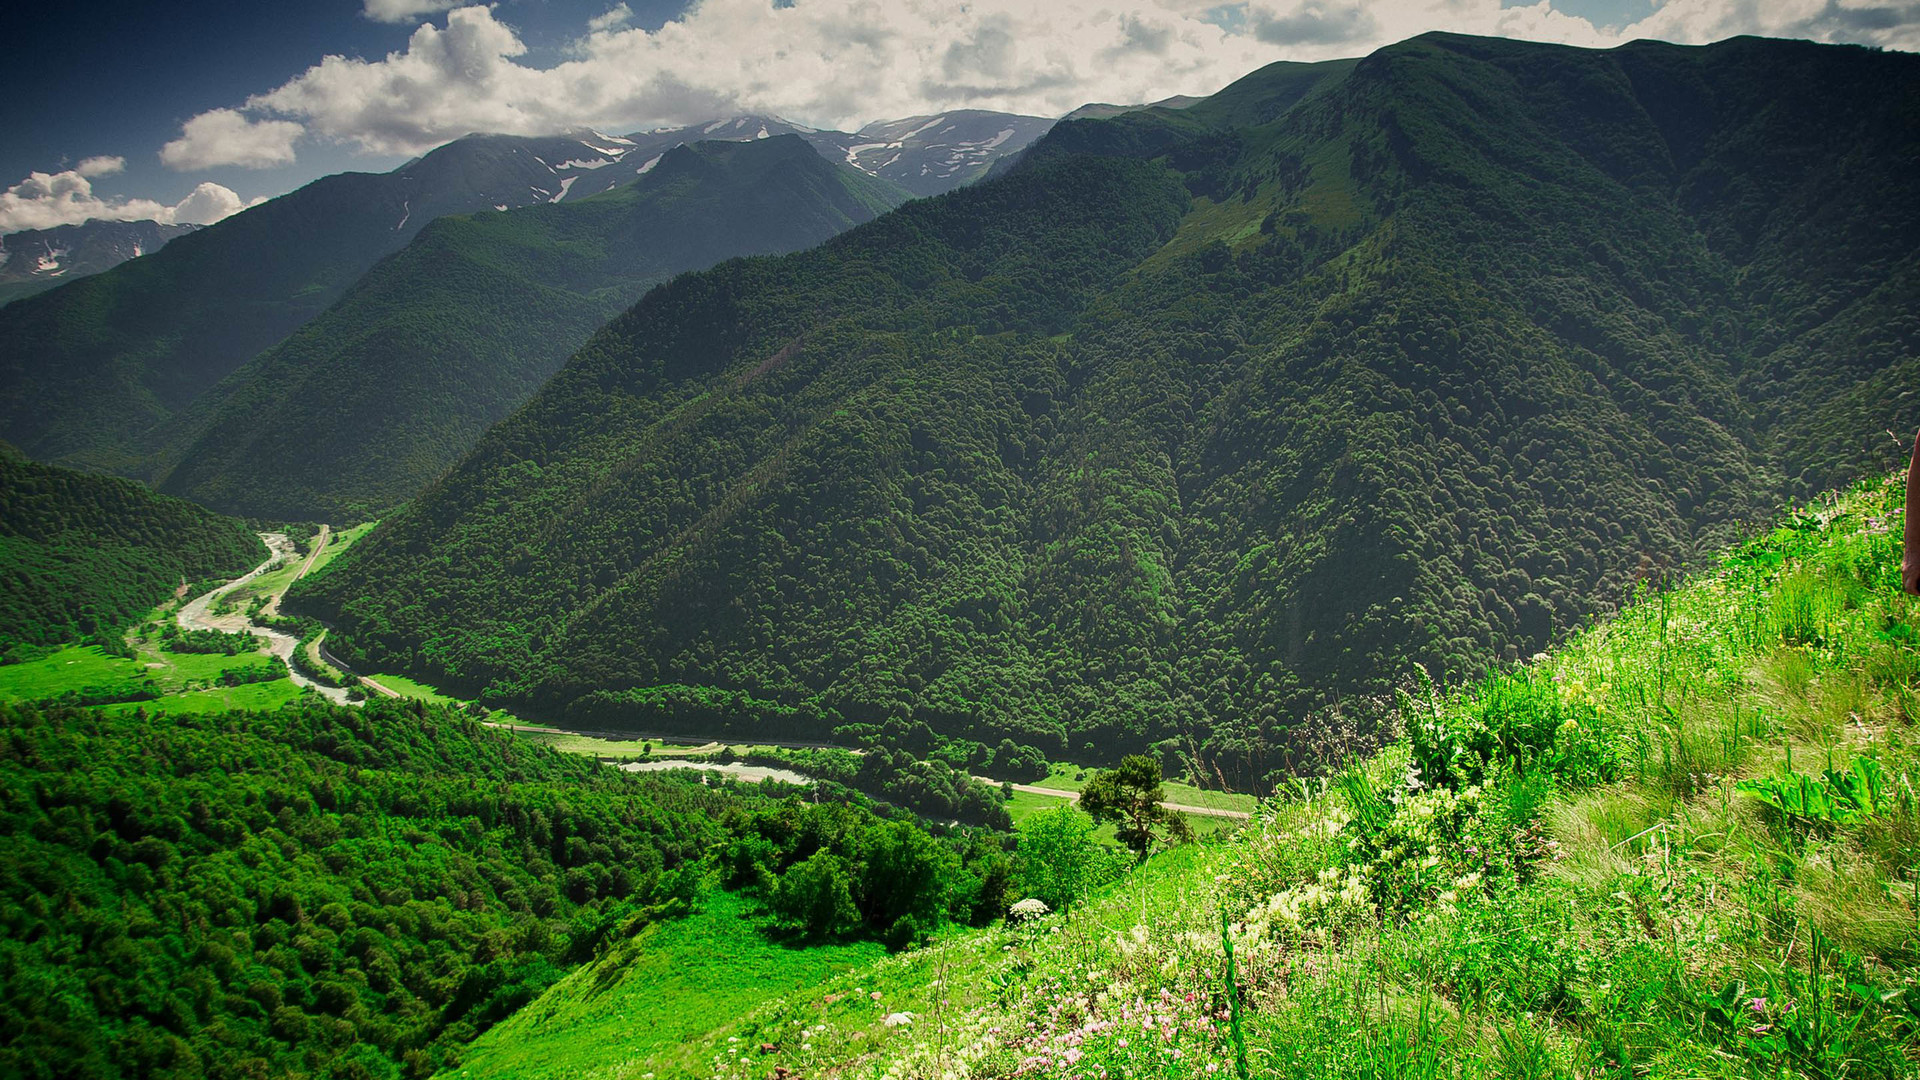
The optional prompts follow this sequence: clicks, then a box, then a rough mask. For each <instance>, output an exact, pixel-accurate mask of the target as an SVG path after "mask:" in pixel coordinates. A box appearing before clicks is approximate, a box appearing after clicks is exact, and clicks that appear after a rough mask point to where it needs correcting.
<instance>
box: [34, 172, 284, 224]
mask: <svg viewBox="0 0 1920 1080" xmlns="http://www.w3.org/2000/svg"><path fill="white" fill-rule="evenodd" d="M126 166H127V162H126V159H125V158H119V157H104V156H103V157H91V158H88V159H86V160H85V161H82V162H81V163H80V164H78V165H76V166H74V167H73V168H71V169H65V170H62V171H60V172H56V173H43V172H34V173H29V174H27V178H26V179H24V180H22V181H20V182H19V183H17V184H15V185H13V186H12V187H10V188H8V189H7V190H6V191H5V192H4V193H0V235H4V234H6V233H14V232H19V231H21V230H23V229H51V228H53V227H54V226H56V225H78V224H80V223H81V222H83V221H89V220H95V219H98V220H103V221H157V222H160V223H161V224H162V225H211V224H213V223H214V222H216V221H219V220H220V219H222V218H224V217H227V216H229V215H231V214H235V213H238V212H239V211H241V210H244V209H246V208H247V207H248V206H249V205H252V204H250V203H248V202H246V201H245V200H243V199H241V198H240V196H239V195H237V194H235V193H234V191H233V190H232V189H231V188H227V187H223V186H222V185H220V184H215V183H212V182H211V181H208V182H203V183H201V184H200V186H198V187H196V188H194V189H193V191H192V192H191V193H189V194H188V195H187V197H186V198H184V199H181V200H180V201H179V202H177V203H173V204H171V205H169V204H167V203H161V202H155V201H154V200H152V199H109V198H102V197H100V196H98V195H96V194H94V191H93V181H94V179H95V178H96V177H101V176H111V175H113V174H114V173H117V172H120V171H121V170H122V169H125V168H126ZM254 201H255V202H259V201H260V200H258V199H256V200H254Z"/></svg>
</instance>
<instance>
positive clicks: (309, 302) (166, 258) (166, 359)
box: [0, 135, 632, 472]
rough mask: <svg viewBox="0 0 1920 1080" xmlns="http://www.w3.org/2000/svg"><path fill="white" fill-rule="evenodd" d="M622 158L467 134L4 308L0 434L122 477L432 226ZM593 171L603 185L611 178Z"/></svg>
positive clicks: (549, 142) (527, 198)
mask: <svg viewBox="0 0 1920 1080" xmlns="http://www.w3.org/2000/svg"><path fill="white" fill-rule="evenodd" d="M590 138H592V139H595V140H597V141H599V142H601V143H606V142H608V140H606V139H604V138H603V137H599V136H590ZM627 149H628V148H627V147H624V146H618V145H608V146H605V147H596V146H593V145H589V143H587V142H583V141H582V140H581V139H580V138H574V137H568V136H555V137H552V138H521V137H517V136H505V135H475V136H469V137H467V138H464V139H460V140H458V141H455V142H451V143H448V144H447V145H445V146H442V147H440V148H439V149H437V150H434V151H432V152H431V153H429V154H427V155H426V156H424V157H422V158H419V159H418V160H415V161H412V162H409V163H407V164H406V165H403V166H401V167H400V168H398V169H396V170H394V171H393V172H390V173H379V174H374V173H341V174H339V175H336V176H329V177H325V178H323V179H320V180H316V181H314V182H313V183H311V184H308V185H307V186H305V187H303V188H300V189H299V190H297V191H293V192H290V193H288V194H286V195H282V196H280V197H279V198H277V199H272V200H270V201H268V202H265V203H262V204H261V205H259V206H256V207H252V208H250V209H248V210H244V211H242V212H240V213H238V214H235V215H233V216H232V217H230V218H227V219H226V220H224V221H221V222H219V223H218V224H215V225H211V226H208V227H207V228H205V229H201V230H199V231H197V232H195V233H193V234H192V235H190V236H184V237H180V238H179V239H178V240H176V241H175V242H172V243H169V244H167V246H166V247H165V248H163V249H162V250H160V251H157V252H155V253H153V255H152V257H150V258H142V259H136V260H134V261H132V262H128V263H125V264H122V265H120V266H117V267H114V268H113V269H112V270H109V271H107V272H106V273H103V274H96V275H94V276H93V277H90V278H85V279H83V280H81V281H76V282H74V283H72V284H71V285H66V286H62V287H61V288H57V289H54V290H52V291H51V292H48V293H43V294H41V295H40V296H36V297H28V298H27V299H25V300H20V301H17V302H15V303H12V304H8V305H7V306H6V307H5V308H0V438H5V439H7V440H8V441H10V442H12V443H14V445H16V446H18V447H20V449H22V450H24V451H26V452H27V453H28V454H30V455H32V456H33V457H35V458H37V459H39V460H42V461H59V462H62V463H67V464H81V465H85V466H88V467H95V468H105V469H110V470H114V471H120V472H137V471H138V468H137V466H138V462H137V460H136V457H137V451H136V450H135V449H134V445H133V444H134V440H135V438H136V437H137V436H138V435H140V434H141V433H142V432H144V431H146V430H147V429H148V428H149V427H151V426H152V425H153V424H155V423H157V422H159V421H162V420H164V419H166V418H167V417H169V416H171V415H172V414H173V413H174V412H175V411H176V410H178V409H180V408H182V407H184V406H185V405H186V404H187V403H188V402H190V401H192V400H193V399H194V398H195V397H196V396H198V395H199V394H200V393H202V392H203V391H205V390H206V389H208V388H209V387H211V386H213V385H214V384H215V383H216V382H218V381H219V380H220V379H222V378H224V377H225V376H226V375H227V374H228V373H229V372H231V371H233V369H234V368H236V367H239V366H240V365H241V364H242V363H244V362H246V361H247V360H248V359H249V358H251V357H252V356H253V355H254V354H255V353H257V352H259V351H260V350H261V349H264V348H266V347H267V346H269V345H272V344H273V343H274V342H277V341H279V340H280V339H281V338H284V337H286V336H287V334H289V333H291V332H292V331H293V330H294V329H295V328H296V327H298V326H300V325H301V324H302V323H304V322H306V321H307V320H308V319H310V318H312V317H313V316H315V315H317V314H319V313H320V312H321V311H323V310H325V309H326V307H327V306H328V305H329V304H331V303H333V301H334V300H335V299H337V298H338V297H339V296H340V295H341V293H343V292H344V291H345V290H346V288H347V286H348V285H351V284H352V283H353V281H354V279H356V278H358V277H359V276H360V275H361V274H362V273H364V272H366V270H367V268H368V267H370V266H372V265H373V264H374V263H375V262H376V261H377V260H379V259H380V257H381V256H383V255H386V254H387V253H389V252H392V251H395V250H397V249H399V248H400V247H401V246H403V245H404V244H406V242H407V241H408V240H410V239H412V237H413V235H414V234H415V233H417V232H419V231H420V230H421V229H422V228H423V227H425V226H426V224H427V223H428V222H430V221H432V220H433V219H434V218H436V217H439V216H441V215H442V214H450V213H470V212H473V211H477V210H484V209H490V208H493V207H496V206H497V207H500V208H503V209H504V208H507V207H514V206H526V205H528V204H530V203H535V202H548V201H550V200H552V199H553V198H554V197H555V195H556V194H565V188H564V187H563V186H562V184H563V181H566V180H568V179H570V175H569V174H574V175H590V173H581V172H580V171H579V170H578V169H571V168H570V169H565V170H563V169H561V166H563V165H576V164H578V163H580V162H587V163H592V162H601V163H610V162H612V161H615V160H617V159H619V158H621V157H623V156H625V153H626V151H627ZM549 162H553V163H554V164H551V165H550V164H548V163H549ZM601 175H602V180H601V181H599V182H597V183H598V185H599V188H600V189H601V190H604V188H605V186H609V184H610V182H611V181H612V180H613V179H614V173H613V172H612V171H605V170H603V171H602V173H601ZM631 178H632V174H631V173H628V174H627V176H626V177H625V179H631ZM584 193H585V191H584V190H583V191H582V194H584Z"/></svg>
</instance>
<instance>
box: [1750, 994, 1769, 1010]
mask: <svg viewBox="0 0 1920 1080" xmlns="http://www.w3.org/2000/svg"><path fill="white" fill-rule="evenodd" d="M1747 1008H1749V1009H1752V1010H1753V1011H1754V1012H1756V1013H1764V1012H1766V1011H1767V999H1766V998H1763V997H1757V998H1754V999H1753V1000H1752V1001H1749V1002H1747Z"/></svg>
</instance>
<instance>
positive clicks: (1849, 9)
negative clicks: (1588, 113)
mask: <svg viewBox="0 0 1920 1080" xmlns="http://www.w3.org/2000/svg"><path fill="white" fill-rule="evenodd" d="M1622 34H1623V36H1625V37H1628V38H1641V37H1650V38H1660V39H1662V40H1665V41H1678V42H1685V43H1690V44H1701V43H1705V42H1708V41H1718V40H1720V39H1722V38H1727V37H1732V36H1733V35H1735V34H1761V35H1764V36H1767V37H1787V38H1806V39H1808V40H1811V41H1825V42H1855V43H1859V44H1865V45H1879V46H1882V47H1884V48H1889V49H1901V50H1906V51H1913V50H1920V0H1667V2H1666V3H1665V4H1662V5H1661V6H1660V9H1659V10H1658V11H1655V12H1654V13H1653V14H1652V15H1649V16H1647V17H1646V18H1645V19H1642V20H1641V21H1639V22H1637V23H1635V24H1633V25H1632V26H1630V27H1627V28H1626V29H1625V30H1624V31H1622Z"/></svg>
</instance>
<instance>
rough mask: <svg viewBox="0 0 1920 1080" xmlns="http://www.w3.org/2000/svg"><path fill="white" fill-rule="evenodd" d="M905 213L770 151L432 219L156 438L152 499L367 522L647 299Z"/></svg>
mask: <svg viewBox="0 0 1920 1080" xmlns="http://www.w3.org/2000/svg"><path fill="white" fill-rule="evenodd" d="M905 198H906V193H905V192H904V191H903V190H901V189H898V188H895V187H893V186H892V185H890V184H888V183H887V182H885V181H882V180H876V179H873V178H872V177H869V176H867V175H865V174H863V173H860V172H856V171H855V170H853V169H851V168H848V167H846V166H844V165H835V164H833V163H831V162H828V161H827V160H825V159H824V158H822V157H821V156H820V155H819V154H818V153H816V152H815V151H814V150H813V149H812V148H811V147H809V146H808V145H807V144H806V143H805V142H803V141H801V139H800V137H799V136H797V135H782V136H777V137H773V138H768V139H763V140H759V141H757V142H746V143H740V142H703V143H696V144H692V145H683V146H680V147H678V148H676V149H673V150H669V151H668V152H666V153H665V154H664V155H663V156H662V157H661V158H660V160H659V163H658V164H657V165H655V166H654V168H652V169H651V170H649V171H648V172H647V173H646V174H645V175H643V176H642V177H640V179H639V180H638V181H636V182H635V183H632V184H629V185H627V186H624V187H620V188H615V189H614V190H612V191H610V192H607V193H605V194H603V195H599V196H595V197H593V198H588V199H580V200H578V201H567V202H561V203H556V204H551V205H548V204H541V205H535V206H528V207H523V208H521V209H518V210H510V211H508V212H506V213H498V212H494V211H491V210H489V211H485V212H482V213H479V214H474V215H471V216H452V217H445V218H442V219H440V220H439V221H436V222H434V223H433V224H432V225H431V226H429V227H428V228H427V229H425V230H424V231H422V232H421V234H420V235H419V236H418V237H417V238H415V239H414V241H413V242H412V243H411V244H409V245H408V246H407V247H406V248H404V249H403V250H401V251H400V252H399V253H397V254H395V255H394V256H392V257H391V258H388V259H386V260H385V261H383V262H382V263H380V264H379V265H378V266H376V267H375V268H374V269H373V270H372V271H370V272H369V273H368V274H367V275H366V276H365V277H364V278H362V279H361V280H360V281H358V282H356V283H355V284H354V286H353V288H352V289H351V290H350V291H349V292H348V293H347V295H346V296H345V297H343V298H342V299H341V300H340V302H339V303H337V304H335V305H334V306H333V307H331V308H329V309H328V310H327V311H326V312H325V313H323V314H322V315H320V316H319V317H318V318H316V319H314V320H313V321H312V322H310V323H308V324H307V325H306V326H304V327H302V328H301V329H300V330H299V332H297V333H295V334H294V335H293V336H292V337H290V338H289V339H288V340H287V341H286V342H284V343H283V344H281V345H279V346H277V347H275V348H273V349H270V350H268V351H267V352H265V353H263V354H262V355H261V356H259V357H257V358H256V359H254V360H253V361H252V362H250V363H248V364H246V365H244V366H242V367H241V368H240V369H239V370H237V371H235V372H234V373H233V374H232V375H231V376H229V377H228V378H227V379H226V380H224V381H223V382H222V383H221V384H220V385H219V386H216V387H214V388H213V389H212V390H211V391H209V392H208V393H206V394H205V395H203V396H202V397H201V398H200V399H199V400H197V401H196V402H195V403H194V405H193V406H192V408H191V409H190V410H188V412H187V414H186V415H184V416H183V417H181V418H180V419H179V420H178V421H177V422H176V423H174V424H172V425H170V426H169V431H170V435H169V442H170V443H171V445H169V446H167V447H165V448H164V449H163V450H162V451H161V458H162V460H163V461H165V462H167V463H169V465H170V467H169V465H162V466H159V467H158V471H157V472H156V481H155V483H156V486H158V487H159V488H160V490H162V491H166V492H168V493H170V494H174V495H179V496H182V497H184V498H190V499H193V500H195V501H196V502H199V503H202V504H204V505H207V506H211V507H213V508H215V509H218V510H223V511H226V512H229V513H239V514H246V515H250V516H259V517H269V518H280V517H292V518H322V519H332V520H342V519H359V518H364V517H370V516H373V515H374V514H376V513H378V512H379V511H381V510H384V509H385V508H386V507H388V506H391V505H393V504H395V503H398V502H400V501H402V500H404V499H406V498H408V497H410V496H411V495H413V494H414V493H415V492H417V491H419V490H420V489H421V488H423V487H425V486H426V485H427V484H428V483H430V482H432V480H433V479H434V478H436V477H437V476H439V475H440V474H441V473H442V472H444V471H445V469H446V467H447V466H448V465H450V464H452V463H453V462H455V461H457V460H458V459H459V457H460V456H461V455H462V454H464V453H465V452H466V451H467V449H468V448H469V447H471V446H472V445H473V443H474V442H475V441H476V440H477V439H478V438H479V437H480V435H481V434H482V433H483V432H484V431H485V430H486V429H487V427H489V426H490V425H492V424H493V423H494V422H495V421H497V420H499V419H500V418H501V417H503V416H505V415H506V414H507V413H508V412H509V411H511V410H512V409H513V408H515V407H516V406H518V405H519V404H521V403H522V402H524V401H525V400H526V399H527V398H529V397H531V396H532V395H533V393H534V391H535V390H537V389H538V388H539V386H540V384H541V383H543V382H545V381H546V379H547V377H548V376H550V375H552V374H553V372H554V370H555V369H556V368H558V367H559V366H560V364H561V363H562V362H563V361H565V360H566V358H567V357H568V356H569V355H571V354H572V353H573V352H574V350H576V349H578V348H579V347H580V345H581V344H582V343H583V342H585V341H586V340H587V338H588V337H589V336H591V335H592V333H593V332H594V331H595V330H597V329H599V328H600V327H601V326H602V325H604V324H605V323H606V322H607V320H608V319H611V318H612V317H613V316H614V315H616V314H618V313H619V312H620V311H622V310H624V309H625V308H626V307H628V306H629V305H630V304H632V303H633V301H634V300H635V299H637V298H638V297H639V296H640V294H641V293H642V292H643V291H644V290H645V289H646V287H647V286H649V285H652V284H655V283H657V282H659V281H662V280H665V279H666V278H668V277H670V276H672V275H673V274H676V273H679V272H681V271H683V270H691V269H699V268H704V267H707V266H711V265H712V264H714V263H716V262H719V261H720V260H722V259H725V258H731V257H734V256H740V255H760V254H778V253H783V252H788V251H797V250H799V249H801V248H806V247H811V246H812V245H814V244H817V243H819V242H820V241H822V240H825V239H827V238H829V237H832V236H834V235H836V234H838V233H841V232H844V231H845V230H847V229H848V228H850V227H852V226H854V225H857V224H859V223H861V222H863V221H868V220H871V219H872V218H873V217H874V216H875V215H876V214H879V213H882V212H884V211H885V210H887V209H888V208H889V207H892V206H894V205H897V204H898V203H900V202H901V201H903V200H904V199H905Z"/></svg>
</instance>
